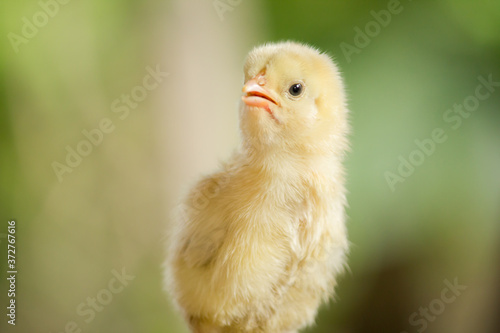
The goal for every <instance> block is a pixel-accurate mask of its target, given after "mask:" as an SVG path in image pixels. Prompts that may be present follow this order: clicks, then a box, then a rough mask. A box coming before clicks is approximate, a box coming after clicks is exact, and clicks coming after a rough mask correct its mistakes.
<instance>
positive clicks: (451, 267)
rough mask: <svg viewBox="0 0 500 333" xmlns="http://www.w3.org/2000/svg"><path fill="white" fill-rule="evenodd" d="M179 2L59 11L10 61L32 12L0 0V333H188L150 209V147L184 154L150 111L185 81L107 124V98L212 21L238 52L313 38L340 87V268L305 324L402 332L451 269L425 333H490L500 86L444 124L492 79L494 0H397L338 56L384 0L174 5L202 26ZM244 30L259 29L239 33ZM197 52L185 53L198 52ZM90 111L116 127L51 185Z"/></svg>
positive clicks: (153, 161)
mask: <svg viewBox="0 0 500 333" xmlns="http://www.w3.org/2000/svg"><path fill="white" fill-rule="evenodd" d="M46 1H47V2H50V1H49V0H46ZM179 3H180V0H179V1H169V2H163V3H162V2H155V1H152V0H149V1H144V2H137V1H116V0H110V1H101V2H98V1H87V2H76V1H69V2H68V3H67V4H64V5H63V4H60V5H59V9H58V11H57V13H56V14H55V15H54V17H51V18H50V19H49V20H48V22H47V24H45V25H44V26H43V27H40V29H39V31H38V33H37V34H36V36H35V37H33V38H31V39H29V41H28V42H27V43H25V44H20V45H19V52H17V53H16V52H15V51H14V49H13V47H12V44H11V42H10V40H9V37H8V35H9V33H16V34H20V33H21V29H22V26H23V21H22V19H23V17H27V18H28V19H31V17H32V15H33V14H34V13H36V12H38V11H40V4H39V2H38V1H22V2H12V1H11V2H5V1H4V2H2V3H1V4H0V13H1V14H0V18H1V19H0V35H2V36H4V37H3V38H2V39H1V42H0V47H1V49H2V51H1V52H0V74H1V78H2V80H1V81H0V107H1V112H0V181H1V184H2V186H1V188H0V236H1V234H2V233H5V232H6V228H7V227H6V221H7V220H8V219H13V218H14V219H16V221H17V222H18V235H19V241H18V244H17V247H18V255H17V257H18V261H19V267H18V270H19V272H20V273H19V275H18V290H19V292H18V296H17V300H18V304H19V307H18V325H17V326H16V327H15V328H12V327H10V326H9V325H7V323H6V321H5V318H4V319H2V321H1V322H0V331H1V332H10V331H12V332H14V331H18V332H62V331H63V329H64V326H65V325H66V324H67V322H69V321H76V322H77V323H78V325H79V327H80V328H81V329H82V330H83V331H84V332H181V331H183V332H185V331H186V329H185V328H184V326H183V324H182V322H181V320H180V318H179V316H178V315H177V314H176V313H175V312H174V311H173V309H172V307H171V305H169V303H168V300H167V297H165V294H164V293H163V292H162V285H161V279H162V277H161V270H162V268H161V262H162V259H163V256H164V251H163V245H162V234H163V230H164V226H165V223H166V220H167V210H168V209H167V208H165V207H166V206H168V205H171V204H172V202H169V203H168V204H166V201H167V198H171V197H175V196H176V195H177V193H175V192H174V191H173V190H172V189H171V188H169V184H170V183H169V182H170V181H171V180H172V179H174V178H175V177H176V175H175V174H168V175H167V174H166V171H165V170H170V169H169V165H173V164H176V163H177V164H178V163H180V162H179V161H178V160H176V159H174V158H173V157H172V156H170V155H169V150H168V149H166V148H165V146H168V145H177V146H178V145H182V143H176V142H164V141H162V138H164V137H163V136H162V135H161V131H162V129H164V128H165V125H162V119H163V118H162V113H165V112H166V113H174V112H182V110H174V109H169V108H168V107H166V108H163V106H164V105H168V98H169V97H168V96H171V95H168V94H176V91H175V85H174V84H173V83H175V82H179V81H182V75H183V73H179V72H176V64H175V63H170V64H169V66H170V68H169V70H172V71H173V72H174V74H175V75H177V76H175V75H174V76H175V77H174V78H173V79H172V83H171V85H169V89H171V90H170V91H167V92H166V94H167V95H165V96H164V97H163V99H165V100H164V101H161V100H162V95H161V94H160V93H159V92H156V95H155V96H154V97H151V98H149V97H148V99H146V100H145V101H144V102H143V103H141V105H140V106H139V107H138V108H137V109H134V110H132V112H131V114H130V115H129V117H128V118H127V119H125V120H124V121H122V122H121V121H120V120H118V118H117V116H116V114H114V113H113V112H112V111H111V103H112V101H113V100H114V99H116V98H118V97H119V96H120V95H121V94H122V93H124V92H129V91H130V89H131V88H132V87H134V86H136V85H138V84H140V83H141V82H142V78H143V76H144V75H145V73H146V72H145V68H146V66H153V64H156V63H162V62H161V59H162V57H164V56H167V57H168V55H169V54H170V53H173V52H175V51H176V50H175V49H174V48H175V47H176V46H179V45H178V44H174V43H172V44H169V43H168V41H167V44H166V45H164V44H163V43H165V40H166V39H168V38H170V37H168V38H167V37H166V36H172V35H174V34H175V35H176V36H180V40H182V43H185V44H189V43H190V42H191V41H190V40H189V39H188V37H187V35H186V31H185V30H183V29H187V28H186V27H187V26H188V27H194V28H195V29H198V30H199V34H200V35H201V34H203V35H207V36H209V37H207V38H208V39H207V43H208V44H216V43H215V42H216V41H218V42H219V43H221V40H222V37H221V36H220V35H218V34H216V33H211V32H212V30H211V28H210V27H213V26H217V27H220V26H221V25H223V27H224V29H225V30H226V31H230V32H231V33H232V34H233V36H235V37H234V38H233V40H238V42H239V43H240V44H242V45H247V44H248V43H249V40H251V42H252V43H254V42H255V43H260V42H265V41H269V40H284V39H293V40H298V41H303V42H307V43H310V44H312V45H315V46H317V47H318V48H320V49H321V50H324V51H326V52H327V53H329V54H331V55H332V56H333V57H334V59H335V60H336V62H337V63H338V64H339V67H340V68H341V70H342V72H343V75H344V79H345V82H346V85H347V89H348V96H349V108H350V110H351V124H352V128H353V133H352V136H351V139H352V152H351V153H350V154H349V158H348V161H347V169H348V188H349V191H350V194H349V203H350V204H349V209H348V215H349V232H350V240H351V242H352V244H353V245H352V250H351V255H350V260H349V262H350V272H349V273H348V274H346V275H345V277H343V278H342V280H341V281H340V284H339V288H338V297H337V300H336V302H332V303H331V304H330V305H329V306H325V307H324V308H323V309H322V311H321V312H320V315H319V318H318V325H317V326H316V327H314V328H311V329H309V330H308V331H310V332H342V333H347V332H401V331H405V330H406V331H407V332H415V331H416V327H415V326H411V325H410V323H409V317H410V315H411V314H412V313H413V312H414V311H418V309H419V308H420V307H422V306H427V305H428V304H429V303H430V302H431V301H432V300H433V299H435V298H438V297H439V296H440V294H441V290H442V288H443V281H444V280H445V279H448V280H449V281H452V280H453V279H454V278H455V277H458V280H459V281H460V282H461V283H463V284H465V285H467V286H468V289H467V291H465V292H464V293H463V295H462V296H460V297H459V298H458V299H457V301H456V302H454V303H452V304H450V305H447V307H446V309H445V311H444V312H443V314H442V315H440V316H438V318H437V319H436V320H435V321H434V322H430V323H429V326H428V328H427V331H428V332H484V333H497V332H499V331H500V326H499V325H500V323H499V322H498V320H496V321H495V316H497V315H498V312H499V311H500V285H499V282H498V281H500V270H499V268H500V267H499V265H498V263H499V262H500V239H499V235H500V206H499V203H500V146H499V145H500V130H499V129H500V110H499V107H500V89H498V91H497V90H495V91H494V92H493V93H492V94H491V96H490V97H489V98H487V99H486V100H484V101H481V102H480V105H479V107H478V108H477V110H475V111H473V112H472V113H471V115H470V117H469V118H466V119H463V123H462V125H461V126H460V127H459V128H458V129H457V130H453V129H451V127H450V126H449V124H447V123H446V122H445V121H444V120H443V114H444V113H445V112H446V111H447V110H448V109H450V108H452V107H453V105H454V104H461V103H463V102H464V100H465V98H467V96H469V95H472V94H474V92H475V89H476V87H477V86H478V84H479V81H478V77H479V76H482V77H485V78H487V77H488V76H489V75H491V76H492V77H493V80H494V81H497V82H498V81H500V62H499V59H500V34H499V33H498V32H499V31H500V2H498V1H488V0H481V1H476V2H471V1H465V0H460V1H452V0H440V1H430V0H427V1H423V0H422V1H401V3H400V6H401V8H402V11H401V12H400V13H399V14H396V15H392V16H391V22H390V23H389V24H388V25H387V26H385V27H381V28H380V32H379V33H378V34H376V36H374V37H370V42H369V44H368V45H367V46H366V47H363V48H360V52H359V53H354V54H352V57H351V58H350V59H348V58H347V57H345V54H344V52H343V50H342V48H341V43H348V44H351V45H354V44H355V43H354V39H355V36H356V33H357V32H356V31H355V30H354V28H355V27H359V28H360V29H361V30H363V31H364V30H365V27H366V25H367V24H368V23H369V22H372V21H374V16H373V13H372V11H375V12H379V11H381V10H386V9H387V8H388V4H389V3H391V1H373V2H370V3H369V4H367V3H366V2H362V1H351V2H326V1H309V2H304V1H297V0H294V1H283V0H280V1H269V2H264V1H261V2H260V3H255V2H252V1H242V2H241V3H240V4H238V5H236V6H235V7H234V8H233V10H232V11H229V12H227V13H225V19H224V21H220V20H219V17H218V16H217V13H216V12H215V9H214V7H213V3H212V2H211V1H191V2H190V6H191V5H192V6H193V8H195V6H198V7H200V6H201V7H203V8H205V9H204V10H206V15H205V16H206V20H205V21H197V20H194V19H192V18H191V17H190V16H189V15H188V16H186V15H184V14H183V13H181V12H180V11H179V10H178V8H179ZM255 7H257V8H255ZM193 12H194V9H193ZM241 20H243V21H244V22H247V23H246V26H245V29H246V30H245V29H243V28H241V26H240V25H238V24H237V23H238V21H241ZM172 22H180V23H179V24H178V25H174V24H173V23H172ZM251 22H254V23H255V25H256V27H253V26H252V24H253V23H251ZM179 27H180V28H179ZM174 28H175V29H174ZM254 28H255V31H258V35H257V36H256V37H255V36H254V37H248V36H247V35H248V31H249V30H250V31H251V30H253V29H254ZM168 29H171V31H169V30H168ZM214 31H215V30H214ZM239 36H245V37H243V38H242V39H244V40H243V41H242V40H239V38H238V37H239ZM222 43H228V41H227V40H222ZM229 46H233V45H229ZM238 47H240V46H238V45H234V48H238ZM203 54H204V51H203V49H202V48H201V47H200V50H199V59H200V61H207V59H203ZM243 57H244V54H241V57H240V59H236V61H241V62H242V61H243ZM202 59H203V60H202ZM208 60H210V59H208ZM349 60H350V61H349ZM153 67H154V66H153ZM230 74H231V75H234V76H238V77H239V76H241V73H240V72H238V73H230ZM154 93H155V92H153V93H151V94H152V95H153V94H154ZM185 98H186V99H189V98H191V97H190V96H186V97H185ZM234 99H235V100H236V99H237V96H235V98H234ZM158 101H160V102H158ZM159 105H161V106H162V107H159ZM228 112H232V110H228ZM105 117H107V118H110V119H112V120H113V121H114V124H115V125H116V129H115V130H114V132H113V134H110V135H107V136H105V137H104V142H103V144H102V145H100V146H98V147H94V148H93V149H94V150H93V152H92V155H91V156H89V157H86V158H84V159H83V161H82V163H81V165H80V166H78V169H76V168H75V170H74V172H72V173H70V174H66V175H65V176H64V181H63V182H61V183H60V182H58V180H57V177H56V176H55V174H54V171H53V169H52V163H53V161H60V162H62V161H63V160H64V158H65V156H66V151H65V146H66V145H70V146H71V145H73V146H74V145H76V144H77V143H78V142H79V140H81V139H82V138H83V137H82V133H81V131H82V130H83V129H87V130H91V129H93V128H96V127H97V126H98V124H99V121H100V120H101V119H103V118H105ZM162 126H163V127H162ZM172 126H175V124H174V125H172ZM235 126H236V124H235ZM434 128H443V129H444V130H445V133H446V135H447V137H448V139H447V140H446V141H445V142H444V143H441V144H437V145H436V150H435V152H434V153H433V154H432V155H430V156H428V157H426V159H425V162H424V163H423V164H422V165H421V166H418V167H416V168H415V171H414V173H413V174H412V175H411V176H410V177H408V178H407V179H406V180H405V181H404V182H403V183H398V184H397V185H396V187H395V191H394V192H392V191H391V189H390V187H389V186H388V184H387V182H386V179H385V176H384V174H385V173H386V172H387V171H390V172H397V171H396V170H397V168H398V165H399V163H400V162H399V160H398V158H399V156H400V155H401V156H403V157H404V158H408V156H409V155H410V153H411V152H412V151H414V150H415V149H416V148H417V146H416V145H415V142H414V141H415V140H416V139H418V140H423V139H425V138H429V137H430V135H431V132H432V130H433V129H434ZM193 135H195V136H196V133H193ZM174 139H175V138H174ZM198 140H200V141H201V140H203V139H202V138H198ZM235 145H236V143H235ZM181 147H182V146H181ZM198 153H200V152H187V153H186V156H188V155H189V156H191V155H196V154H198ZM164 155H167V156H164ZM186 160H187V161H189V159H187V158H186ZM186 160H185V161H186ZM0 241H2V243H1V244H0V246H1V248H2V251H1V253H2V254H1V256H2V257H5V256H4V254H3V253H6V251H5V242H4V241H3V239H2V238H0ZM5 264H6V260H4V259H2V260H1V261H0V269H1V272H2V273H0V276H1V277H2V279H1V281H2V282H0V302H1V304H4V305H5V304H7V303H6V302H7V296H6V292H5V290H6V289H7V288H6V287H7V285H6V283H5V281H6V280H5V277H4V272H5V271H6V267H5ZM122 267H126V270H127V272H129V273H130V274H132V275H134V276H136V278H135V279H134V281H132V282H131V283H130V287H127V289H125V291H124V292H123V293H120V294H116V295H114V300H113V302H112V303H110V304H109V305H107V306H106V307H105V309H104V310H103V312H102V315H98V316H96V319H95V320H94V321H92V322H90V323H88V324H87V323H85V322H84V321H82V317H79V316H78V314H77V313H76V312H75V308H76V307H77V306H78V305H79V304H80V303H81V302H85V300H86V298H87V297H89V296H90V297H92V296H93V297H95V295H96V294H97V293H98V292H99V291H100V290H102V289H103V288H106V286H107V284H108V281H109V279H110V278H112V273H111V272H112V270H113V269H116V270H118V271H120V270H121V268H122ZM2 313H3V312H2ZM2 316H3V317H5V316H4V315H2Z"/></svg>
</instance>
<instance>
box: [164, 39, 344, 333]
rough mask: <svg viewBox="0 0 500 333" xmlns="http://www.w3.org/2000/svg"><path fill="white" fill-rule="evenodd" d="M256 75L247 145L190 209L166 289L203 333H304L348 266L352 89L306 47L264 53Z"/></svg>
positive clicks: (249, 93)
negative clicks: (346, 89)
mask: <svg viewBox="0 0 500 333" xmlns="http://www.w3.org/2000/svg"><path fill="white" fill-rule="evenodd" d="M244 74H245V84H244V86H243V96H242V102H241V104H240V129H241V136H242V144H241V146H240V147H239V149H238V150H237V151H236V152H235V153H234V155H233V156H232V157H231V159H230V160H229V161H228V162H227V163H225V164H224V165H223V166H222V168H221V170H220V171H219V172H216V173H214V174H212V175H210V176H207V177H205V178H203V179H202V180H201V181H200V182H199V183H198V184H197V185H196V186H195V187H194V188H193V189H192V190H191V192H190V193H189V195H188V196H187V198H186V199H185V201H184V204H183V205H182V207H183V208H182V214H180V215H181V218H180V219H179V220H178V221H177V223H176V224H175V227H174V230H173V231H172V235H171V236H172V237H171V239H170V242H169V243H170V244H169V245H170V246H169V251H168V253H169V254H168V257H167V260H166V274H165V285H166V288H167V289H168V291H169V292H170V293H171V295H172V298H173V299H174V302H175V304H176V305H177V306H178V308H179V309H180V311H181V312H182V313H183V315H184V317H185V319H186V321H187V322H188V325H189V327H190V329H191V330H192V332H297V331H298V330H299V329H301V328H303V327H305V326H307V325H310V324H312V323H313V322H314V318H315V316H316V313H317V310H318V307H319V306H320V304H321V303H322V302H324V301H328V299H329V298H330V297H331V296H332V295H333V292H334V286H335V285H336V277H337V276H338V274H339V273H341V272H342V271H343V269H344V266H345V258H346V252H347V250H348V241H347V235H346V227H345V213H344V206H345V205H346V198H345V187H344V169H343V166H342V161H343V158H344V155H345V152H346V150H347V148H348V140H347V134H348V130H349V126H348V121H347V113H348V110H347V108H346V101H345V94H344V86H343V83H342V79H341V77H340V74H339V70H338V69H337V67H336V66H335V65H334V63H333V62H332V60H331V59H330V58H329V57H328V56H327V55H325V54H322V53H320V52H318V51H317V50H316V49H314V48H312V47H309V46H306V45H302V44H298V43H294V42H281V43H276V44H266V45H263V46H260V47H256V48H255V49H253V50H252V51H251V52H250V54H249V55H248V57H247V59H246V61H245V65H244Z"/></svg>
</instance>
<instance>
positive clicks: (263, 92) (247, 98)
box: [241, 78, 278, 115]
mask: <svg viewBox="0 0 500 333" xmlns="http://www.w3.org/2000/svg"><path fill="white" fill-rule="evenodd" d="M261 80H262V79H259V81H258V79H257V78H253V79H251V80H248V82H247V83H245V85H244V86H243V89H242V91H243V92H244V93H245V95H244V96H242V98H241V99H242V100H243V102H244V103H245V104H246V105H248V106H255V107H258V108H263V109H265V110H266V111H267V112H269V113H270V114H271V115H273V114H272V112H271V109H270V106H271V104H274V105H278V102H277V101H276V99H275V98H273V97H272V93H271V92H270V91H268V90H267V89H265V88H264V87H262V86H263V84H259V83H262V81H261Z"/></svg>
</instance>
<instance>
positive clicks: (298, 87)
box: [288, 83, 304, 96]
mask: <svg viewBox="0 0 500 333" xmlns="http://www.w3.org/2000/svg"><path fill="white" fill-rule="evenodd" d="M302 90H304V87H303V86H302V83H294V84H292V85H291V86H290V89H288V92H289V93H290V95H292V96H299V95H300V94H302Z"/></svg>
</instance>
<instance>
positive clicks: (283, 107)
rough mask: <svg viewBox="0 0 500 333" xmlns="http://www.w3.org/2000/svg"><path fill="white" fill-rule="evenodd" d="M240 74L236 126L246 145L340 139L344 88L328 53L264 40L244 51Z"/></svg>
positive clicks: (328, 143)
mask: <svg viewBox="0 0 500 333" xmlns="http://www.w3.org/2000/svg"><path fill="white" fill-rule="evenodd" d="M244 74H245V84H244V86H243V97H242V103H241V107H240V127H241V132H242V136H243V140H244V142H245V144H247V145H250V146H251V147H253V148H257V149H259V148H260V149H266V148H267V149H269V148H273V147H278V148H279V149H282V150H289V151H297V150H300V151H304V150H306V151H314V150H318V149H319V150H324V149H331V148H332V144H334V143H336V144H339V145H340V144H341V143H342V142H344V141H345V134H346V132H347V129H348V126H347V108H346V106H345V97H344V88H343V83H342V80H341V77H340V74H339V71H338V69H337V67H336V66H335V64H334V63H333V62H332V60H331V59H330V57H329V56H328V55H326V54H323V53H320V52H319V51H317V50H316V49H314V48H312V47H310V46H307V45H302V44H298V43H294V42H282V43H276V44H265V45H263V46H259V47H256V48H255V49H253V50H252V51H251V52H250V53H249V55H248V56H247V59H246V61H245V65H244ZM335 140H337V142H336V141H335Z"/></svg>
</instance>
